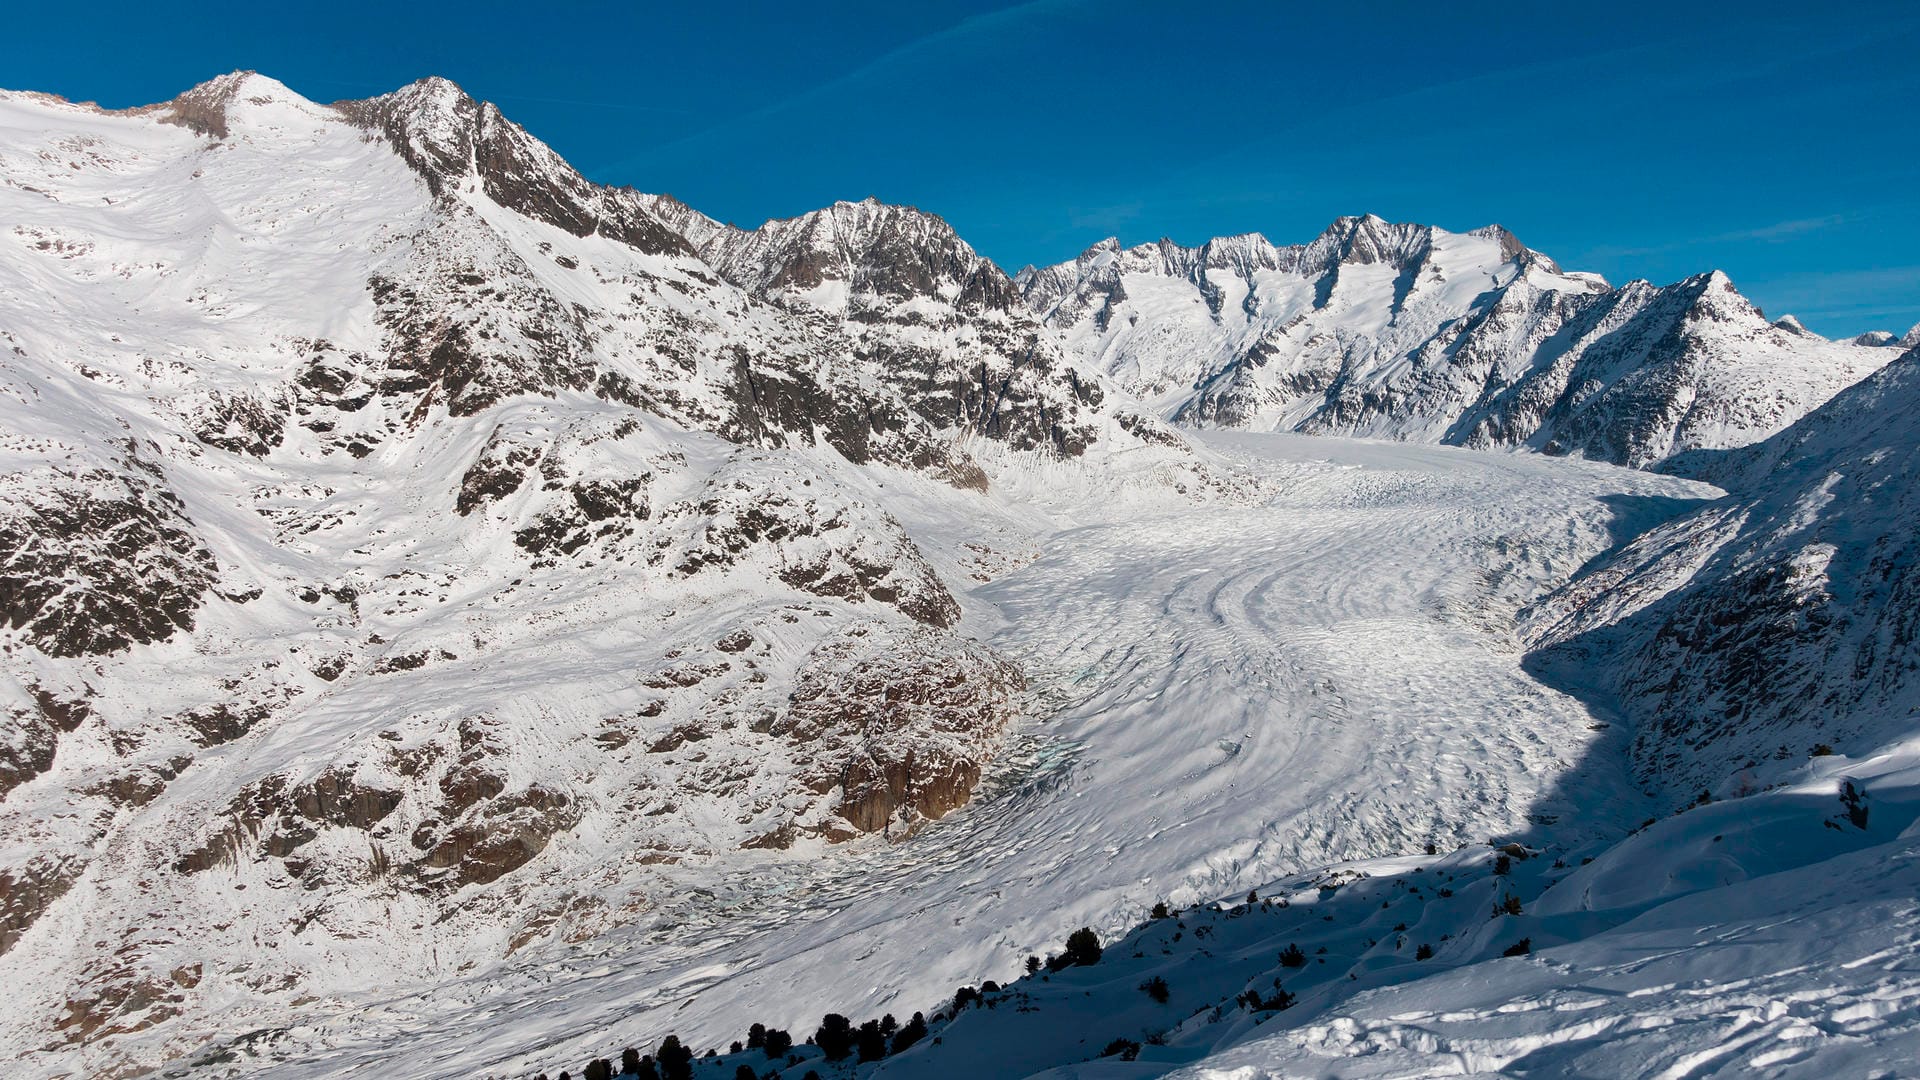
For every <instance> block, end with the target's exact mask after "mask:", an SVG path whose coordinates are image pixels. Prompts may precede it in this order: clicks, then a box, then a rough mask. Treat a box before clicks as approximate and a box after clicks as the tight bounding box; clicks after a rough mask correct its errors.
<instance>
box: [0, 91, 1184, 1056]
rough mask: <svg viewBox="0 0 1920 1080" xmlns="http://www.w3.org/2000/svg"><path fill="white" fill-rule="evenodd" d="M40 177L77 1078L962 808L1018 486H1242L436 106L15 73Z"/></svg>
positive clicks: (20, 954) (31, 1017) (57, 1024)
mask: <svg viewBox="0 0 1920 1080" xmlns="http://www.w3.org/2000/svg"><path fill="white" fill-rule="evenodd" d="M0 175H3V176H4V178H5V185H4V186H3V187H0V206H3V207H4V215H0V216H3V217H4V220H6V221H7V222H9V223H10V224H9V225H8V226H7V230H6V232H5V234H4V236H0V245H3V246H0V343H3V344H4V356H0V410H4V413H3V415H4V422H3V423H0V432H4V438H3V439H0V455H4V457H3V458H0V560H4V561H3V562H0V604H4V612H3V613H4V618H5V624H6V625H5V631H4V633H5V643H4V648H5V650H6V655H7V664H6V670H7V679H6V680H5V682H4V686H3V688H0V693H3V694H4V701H0V709H4V714H5V717H6V720H7V728H6V731H5V733H4V735H5V737H4V740H0V798H3V799H4V802H0V853H3V855H0V954H3V958H0V963H3V964H4V965H5V967H6V970H7V971H8V972H9V975H10V977H11V978H13V979H14V981H15V982H16V984H17V985H19V986H20V987H21V988H22V994H21V995H20V996H19V997H17V998H16V999H15V1001H14V1003H13V1004H12V1005H11V1006H10V1007H9V1010H8V1014H7V1015H8V1019H7V1022H6V1024H5V1031H4V1045H5V1047H6V1050H5V1053H6V1056H8V1057H9V1058H18V1057H19V1056H21V1055H23V1054H26V1053H28V1052H30V1051H33V1052H37V1053H41V1054H45V1055H51V1056H50V1057H48V1058H47V1059H46V1060H47V1061H48V1062H49V1064H48V1065H47V1066H46V1067H47V1068H49V1069H54V1070H56V1071H58V1070H60V1069H63V1068H65V1067H66V1066H63V1065H59V1064H55V1063H57V1062H60V1061H64V1060H69V1059H67V1058H65V1057H64V1056H63V1055H66V1054H68V1053H71V1052H73V1051H74V1050H75V1049H76V1048H81V1047H84V1048H85V1051H84V1058H83V1059H84V1060H87V1061H91V1062H95V1063H97V1064H99V1065H101V1066H102V1067H104V1068H107V1069H108V1070H109V1071H125V1070H127V1069H129V1068H136V1067H142V1066H147V1065H153V1064H158V1063H159V1062H161V1061H164V1060H166V1059H167V1058H168V1057H170V1056H173V1055H175V1054H177V1053H179V1052H181V1051H182V1050H184V1049H188V1048H190V1047H191V1046H192V1045H194V1044H195V1043H197V1042H198V1041H199V1040H200V1039H202V1038H204V1037H205V1035H206V1033H207V1030H208V1029H207V1027H206V1025H207V1024H208V1023H209V1019H208V1018H209V1017H211V1016H214V1015H216V1014H218V1013H221V1012H224V1011H226V1010H228V1009H231V1008H233V1007H235V1006H236V1005H238V1006H240V1007H241V1012H242V1013H244V1012H246V1010H247V1008H248V1007H250V1004H249V1003H251V1005H259V1004H266V1005H268V1006H269V1010H270V1011H273V1010H282V1009H287V1008H291V1007H293V1006H292V1005H291V1004H290V1003H293V1002H300V1001H313V1000H316V999H324V998H326V997H328V996H329V995H332V994H335V993H351V992H354V990H355V988H364V987H366V986H367V985H369V983H370V981H371V982H372V983H376V984H387V985H396V984H398V985H405V984H408V983H414V984H419V985H430V984H432V983H434V982H436V981H438V980H440V979H444V978H446V977H448V975H449V974H450V973H453V972H458V971H462V970H471V969H473V968H474V967H475V966H484V965H489V964H496V963H498V962H499V961H500V960H501V958H502V957H504V956H507V955H509V954H513V953H518V952H522V951H524V950H527V949H529V948H535V947H537V946H540V945H546V946H548V947H553V946H556V945H557V946H561V947H564V944H565V942H566V941H568V940H578V939H581V938H586V937H591V936H592V935H594V934H596V933H597V932H599V931H600V930H601V929H603V928H605V927H607V926H611V925H616V924H622V923H627V922H631V921H632V920H633V919H635V918H636V917H638V913H641V912H645V911H647V910H650V908H651V905H650V904H649V902H648V901H647V900H646V890H645V889H644V888H642V887H641V885H640V884H639V882H640V879H642V878H651V877H653V876H657V875H659V874H661V873H662V871H661V869H660V868H661V867H672V866H674V865H677V864H681V863H687V862H701V861H703V860H714V859H721V860H724V859H726V858H731V857H735V856H737V855H738V853H740V852H741V851H743V850H744V851H749V852H751V851H758V850H771V851H775V852H790V853H791V854H790V855H782V856H779V857H781V858H796V859H799V858H806V857H810V856H815V855H817V854H818V852H819V851H820V850H822V849H823V847H824V845H826V844H827V843H829V842H834V841H845V840H848V839H851V838H855V837H858V836H860V835H863V834H864V833H865V832H868V831H877V830H892V831H895V832H899V831H901V830H903V829H904V830H908V831H911V830H913V829H917V828H919V827H921V826H922V825H924V824H925V823H926V822H927V821H929V820H932V819H936V818H938V817H940V816H941V815H943V814H945V813H947V812H949V811H951V810H952V809H953V808H954V807H956V806H958V805H960V804H962V803H964V802H965V801H966V800H967V799H968V798H969V797H970V795H971V793H972V791H973V789H974V787H975V785H976V783H977V781H978V777H979V775H980V772H981V769H982V768H983V767H984V766H985V765H986V763H987V762H988V761H990V760H991V759H992V758H993V757H994V756H995V755H996V754H997V753H998V752H999V751H1000V748H1001V745H1002V732H1003V729H1004V728H1006V726H1007V725H1008V724H1009V723H1010V722H1011V721H1012V720H1013V718H1014V717H1015V716H1016V715H1018V714H1019V712H1020V711H1021V709H1022V708H1023V707H1024V704H1025V701H1026V694H1025V691H1024V689H1023V684H1024V677H1023V675H1022V674H1021V672H1020V671H1019V669H1018V668H1017V667H1015V666H1014V665H1012V664H1011V663H1010V662H1009V661H1008V660H1006V659H1005V658H1004V657H1002V656H999V655H997V654H996V653H995V652H994V651H993V650H992V649H991V648H989V647H988V646H985V645H982V644H979V643H978V642H976V641H973V640H971V639H970V638H968V637H966V636H963V635H964V634H965V631H964V630H963V629H962V624H963V623H964V622H965V621H966V620H967V619H968V618H969V616H968V613H967V611H966V610H965V608H964V607H963V605H962V603H961V602H960V601H959V600H958V599H957V598H956V596H955V594H954V591H953V587H952V585H951V584H950V583H952V582H956V581H960V582H964V581H967V580H969V575H970V574H973V573H979V574H982V575H988V574H991V573H993V572H995V571H996V569H997V568H999V567H1002V566H1003V565H1005V561H1006V560H1007V559H1008V558H1010V557H1011V556H1010V555H1009V554H1008V553H1007V551H1006V549H1009V548H1013V549H1018V548H1019V546H1020V545H1022V544H1025V543H1026V542H1027V539H1028V537H1029V536H1030V535H1031V528H1029V527H1015V526H1014V525H1013V524H1012V516H1011V514H1010V512H1009V511H1008V509H1007V508H1006V505H1005V503H1004V502H1003V501H1000V500H996V499H992V498H990V497H988V496H986V495H983V494H982V492H983V491H986V490H988V489H990V488H991V487H992V486H993V484H994V480H993V477H994V476H995V475H1000V476H1007V477H1010V478H1011V481H1012V482H1013V483H1015V484H1022V483H1026V482H1027V480H1026V479H1025V475H1026V473H1027V472H1030V471H1032V470H1034V469H1045V468H1048V467H1050V463H1053V462H1056V461H1058V460H1060V459H1063V458H1065V457H1068V456H1076V455H1077V456H1081V457H1084V458H1085V459H1086V461H1085V462H1084V463H1083V464H1081V465H1074V466H1069V468H1070V469H1073V470H1077V472H1076V475H1083V476H1092V475H1093V474H1092V472H1091V471H1090V470H1092V469H1093V468H1094V467H1095V465H1096V464H1097V463H1101V462H1105V461H1107V460H1108V458H1109V457H1111V456H1112V455H1114V454H1119V453H1127V455H1128V456H1127V458H1126V461H1127V462H1128V466H1127V468H1128V469H1131V470H1133V474H1135V475H1137V476H1139V477H1140V480H1139V483H1140V484H1142V485H1144V486H1145V487H1147V488H1149V489H1151V490H1152V491H1157V492H1161V493H1163V494H1162V495H1161V496H1150V497H1164V498H1167V499H1173V500H1180V499H1183V498H1187V497H1188V496H1183V495H1181V494H1180V493H1179V492H1178V491H1176V490H1175V489H1174V484H1175V483H1179V482H1181V481H1182V478H1185V481H1186V482H1187V484H1188V486H1189V491H1190V492H1198V491H1201V490H1204V489H1205V488H1206V487H1207V483H1208V481H1207V476H1208V466H1207V465H1206V464H1205V463H1204V462H1202V461H1201V460H1200V459H1199V458H1197V457H1196V456H1195V455H1194V454H1193V453H1192V452H1191V451H1189V450H1188V449H1187V448H1186V447H1185V445H1184V443H1183V441H1182V440H1181V439H1180V438H1179V437H1178V436H1177V435H1174V434H1173V433H1171V432H1169V431H1167V430H1166V429H1164V428H1163V427H1160V426H1159V425H1158V424H1157V423H1155V422H1146V421H1141V420H1140V419H1138V418H1137V417H1129V418H1127V420H1126V422H1125V423H1124V424H1123V423H1122V420H1121V417H1120V416H1119V415H1118V414H1116V413H1115V412H1114V410H1113V409H1112V408H1110V407H1108V406H1105V405H1103V404H1102V400H1103V395H1102V391H1101V390H1100V388H1099V380H1098V378H1097V377H1096V376H1092V375H1087V374H1085V373H1082V372H1079V371H1077V370H1076V369H1074V368H1073V367H1072V365H1070V364H1068V363H1066V362H1065V361H1064V360H1063V359H1060V360H1058V362H1057V363H1055V364H1053V365H1051V366H1049V367H1047V368H1045V369H1044V370H1042V369H1041V368H1040V367H1039V366H1037V365H1035V364H1033V363H1031V362H1030V354H1031V353H1032V350H1031V349H1030V348H1027V347H1025V346H1022V347H1020V348H1018V349H1017V350H1015V351H1011V352H1009V353H1007V354H1004V355H1003V354H1001V353H999V352H996V351H995V346H994V345H993V344H991V343H989V342H986V341H985V340H984V338H985V335H984V334H974V335H972V336H971V337H970V338H969V340H968V341H966V342H965V343H961V342H959V341H957V340H956V337H955V335H952V334H948V335H947V336H946V337H944V338H939V339H937V340H932V341H930V342H929V343H927V344H926V346H925V352H926V357H927V362H928V364H929V365H933V366H940V367H941V369H942V370H945V371H949V372H951V373H952V381H951V382H950V383H949V384H945V385H943V384H941V383H940V382H939V381H938V380H937V379H936V378H934V377H933V376H932V375H931V374H930V372H929V371H927V370H923V371H919V372H910V371H906V370H903V369H901V367H900V366H899V365H898V364H897V363H896V360H897V357H895V356H891V355H886V354H884V353H882V352H880V351H878V350H868V349H866V347H865V345H864V344H863V342H862V340H861V339H860V338H859V337H858V336H857V335H855V334H851V333H848V332H847V331H846V330H845V329H844V328H843V327H842V326H840V325H839V324H837V323H835V322H833V321H829V320H824V319H820V318H817V317H814V316H812V315H810V314H808V313H804V312H798V313H797V312H794V311H790V310H788V309H786V308H784V307H781V306H779V305H776V304H771V303H768V302H766V301H763V300H761V299H759V298H757V297H756V296H755V295H753V294H752V293H750V292H748V291H747V290H745V289H743V288H742V287H740V286H736V285H733V284H731V283H729V282H728V281H726V280H724V279H723V278H721V277H720V276H719V274H718V273H716V272H715V270H714V269H713V268H712V267H710V266H708V265H707V264H706V263H705V262H704V261H702V259H701V257H700V256H699V255H698V254H696V253H695V251H694V250H693V246H692V244H691V243H690V242H689V241H688V240H687V239H686V238H684V237H682V236H680V234H679V233H678V232H676V231H674V229H672V228H671V227H670V226H668V225H667V224H666V223H664V222H663V221H661V220H660V219H658V218H656V217H654V216H653V215H652V213H651V212H650V210H649V209H648V207H649V205H651V202H650V200H647V199H645V198H644V197H642V196H639V195H637V194H636V193H632V192H624V191H617V190H610V189H604V188H599V187H596V186H594V185H591V184H588V183H587V182H585V181H584V180H582V179H581V178H580V177H579V176H578V174H577V173H575V172H574V171H573V170H572V169H571V168H570V167H568V166H567V165H566V164H565V163H564V162H562V161H561V160H560V159H559V158H558V157H556V156H554V155H553V154H552V152H551V151H550V150H548V149H547V148H546V147H544V146H543V145H541V144H540V143H539V142H538V141H537V140H534V139H533V138H532V137H531V136H529V135H527V133H525V132H524V131H523V130H521V129H519V128H518V127H516V126H514V125H513V124H511V123H510V122H508V121H507V120H505V119H504V118H503V117H501V116H500V114H499V113H498V112H497V111H496V110H494V109H493V108H492V107H491V106H487V105H482V104H479V103H476V102H474V101H472V100H471V99H469V98H467V97H466V96H465V95H464V94H462V93H460V92H459V90H458V89H457V88H456V87H454V86H452V85H451V84H449V83H446V82H444V81H442V80H427V81H425V82H422V83H419V84H415V85H414V86H411V87H408V88H406V89H403V90H401V91H399V92H397V93H395V94H391V95H387V96H386V97H383V98H378V99H374V100H372V101H367V102H350V103H343V104H341V105H337V106H321V105H316V104H314V103H312V102H309V101H306V100H305V99H302V98H301V97H299V96H298V95H296V94H294V93H292V92H291V91H289V90H288V89H287V88H286V87H284V86H282V85H281V84H279V83H276V82H274V81H273V80H271V79H267V78H264V77H261V76H258V75H250V74H239V75H233V76H227V77H223V78H222V79H218V80H215V81H214V82H212V83H209V84H206V85H204V86H202V87H198V88H196V89H195V90H193V91H191V92H189V93H188V94H186V95H183V97H182V98H180V99H178V100H177V101H175V102H171V103H168V104H166V105H163V106H158V107H155V108H151V109H143V110H136V111H134V112H132V113H127V114H115V113H106V112H102V111H100V110H97V109H94V108H91V107H86V106H78V105H72V104H68V103H65V102H62V101H59V100H57V99H51V98H47V97H44V96H40V95H32V94H7V95H5V96H4V97H0ZM1024 325H1025V326H1027V327H1032V325H1033V324H1032V323H1031V321H1030V320H1028V321H1027V322H1026V323H1025V324H1024ZM1009 348H1010V349H1011V348H1012V347H1011V346H1010V347H1009ZM1055 356H1056V358H1057V357H1058V353H1057V350H1056V353H1055ZM989 369H990V370H991V372H992V373H993V375H992V378H995V379H998V380H1000V381H1001V382H1002V383H1003V384H1004V383H1017V384H1018V385H1019V387H1020V388H1021V390H1022V393H1020V394H1014V393H1005V394H1000V395H997V396H992V399H991V400H990V401H988V402H986V403H985V404H984V405H983V404H982V403H981V399H980V395H978V394H975V395H974V396H973V397H971V398H968V397H966V395H965V394H963V393H960V392H958V391H957V390H956V388H957V387H973V386H974V385H976V383H975V380H974V378H973V376H972V375H971V374H969V372H982V371H988V370H989ZM982 378H983V379H984V378H985V376H983V377H982ZM983 385H984V384H983ZM956 399H964V405H961V406H958V407H957V406H956ZM1136 432H1145V433H1146V434H1147V435H1149V436H1151V439H1150V440H1149V439H1143V438H1142V437H1141V436H1140V435H1139V434H1136ZM868 465H871V466H874V467H876V468H877V467H879V466H890V467H891V468H878V471H868V470H867V469H866V468H864V467H863V466H868ZM1123 472H1125V470H1110V471H1106V472H1102V473H1100V477H1101V479H1099V480H1098V484H1099V485H1100V486H1101V488H1102V490H1115V489H1117V488H1120V487H1125V486H1126V485H1127V484H1128V483H1129V481H1126V480H1124V479H1116V478H1117V477H1120V476H1121V475H1122V473H1123ZM1089 482H1092V481H1089ZM890 489H891V490H893V491H901V492H904V493H906V494H905V495H904V496H903V497H904V498H908V499H911V498H914V497H916V496H915V495H914V493H918V496H917V497H918V498H920V500H921V501H922V502H924V503H925V504H926V505H927V506H929V507H935V508H944V509H942V510H940V512H941V513H944V514H947V515H949V516H951V517H953V518H954V519H957V520H965V519H968V518H972V519H974V520H976V521H977V522H978V525H977V526H976V527H975V528H974V529H973V530H971V531H970V534H969V535H968V537H967V539H968V541H969V543H971V545H972V546H971V547H962V546H960V542H959V539H958V538H957V537H953V536H951V535H949V536H943V537H938V538H937V539H938V540H939V541H940V543H941V545H942V546H938V547H935V548H933V549H929V548H926V547H923V546H922V544H921V543H920V542H919V541H918V540H916V538H915V537H914V536H913V535H911V534H910V533H909V532H908V530H907V529H906V528H905V527H904V526H902V524H901V523H900V521H899V520H898V519H897V518H896V517H895V516H894V514H893V513H891V512H890V511H889V509H887V508H885V507H883V505H882V504H883V502H885V503H888V504H891V503H893V502H894V501H896V500H895V498H894V497H893V496H892V495H890V494H885V495H883V494H882V493H883V492H889V491H890ZM924 512H931V511H924ZM1002 533H1005V534H1007V535H1008V536H1010V537H1012V539H1011V540H1008V541H1005V542H1003V541H1002V539H1001V534H1002ZM876 687H877V688H883V689H884V692H883V693H877V694H876V693H872V692H871V691H872V690H873V689H874V688H876ZM849 695H852V696H849ZM276 1002H277V1003H278V1004H274V1003H276ZM234 1015H238V1014H234Z"/></svg>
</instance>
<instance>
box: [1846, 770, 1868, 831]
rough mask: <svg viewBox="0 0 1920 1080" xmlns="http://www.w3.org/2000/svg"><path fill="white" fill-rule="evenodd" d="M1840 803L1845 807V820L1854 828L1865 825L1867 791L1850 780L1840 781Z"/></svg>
mask: <svg viewBox="0 0 1920 1080" xmlns="http://www.w3.org/2000/svg"><path fill="white" fill-rule="evenodd" d="M1840 805H1842V806H1844V807H1846V808H1847V820H1848V821H1851V822H1853V827H1854V828H1856V829H1864V828H1866V827H1867V793H1866V792H1864V791H1862V790H1860V788H1859V787H1858V786H1856V785H1855V784H1854V782H1853V781H1852V780H1842V781H1840Z"/></svg>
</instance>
